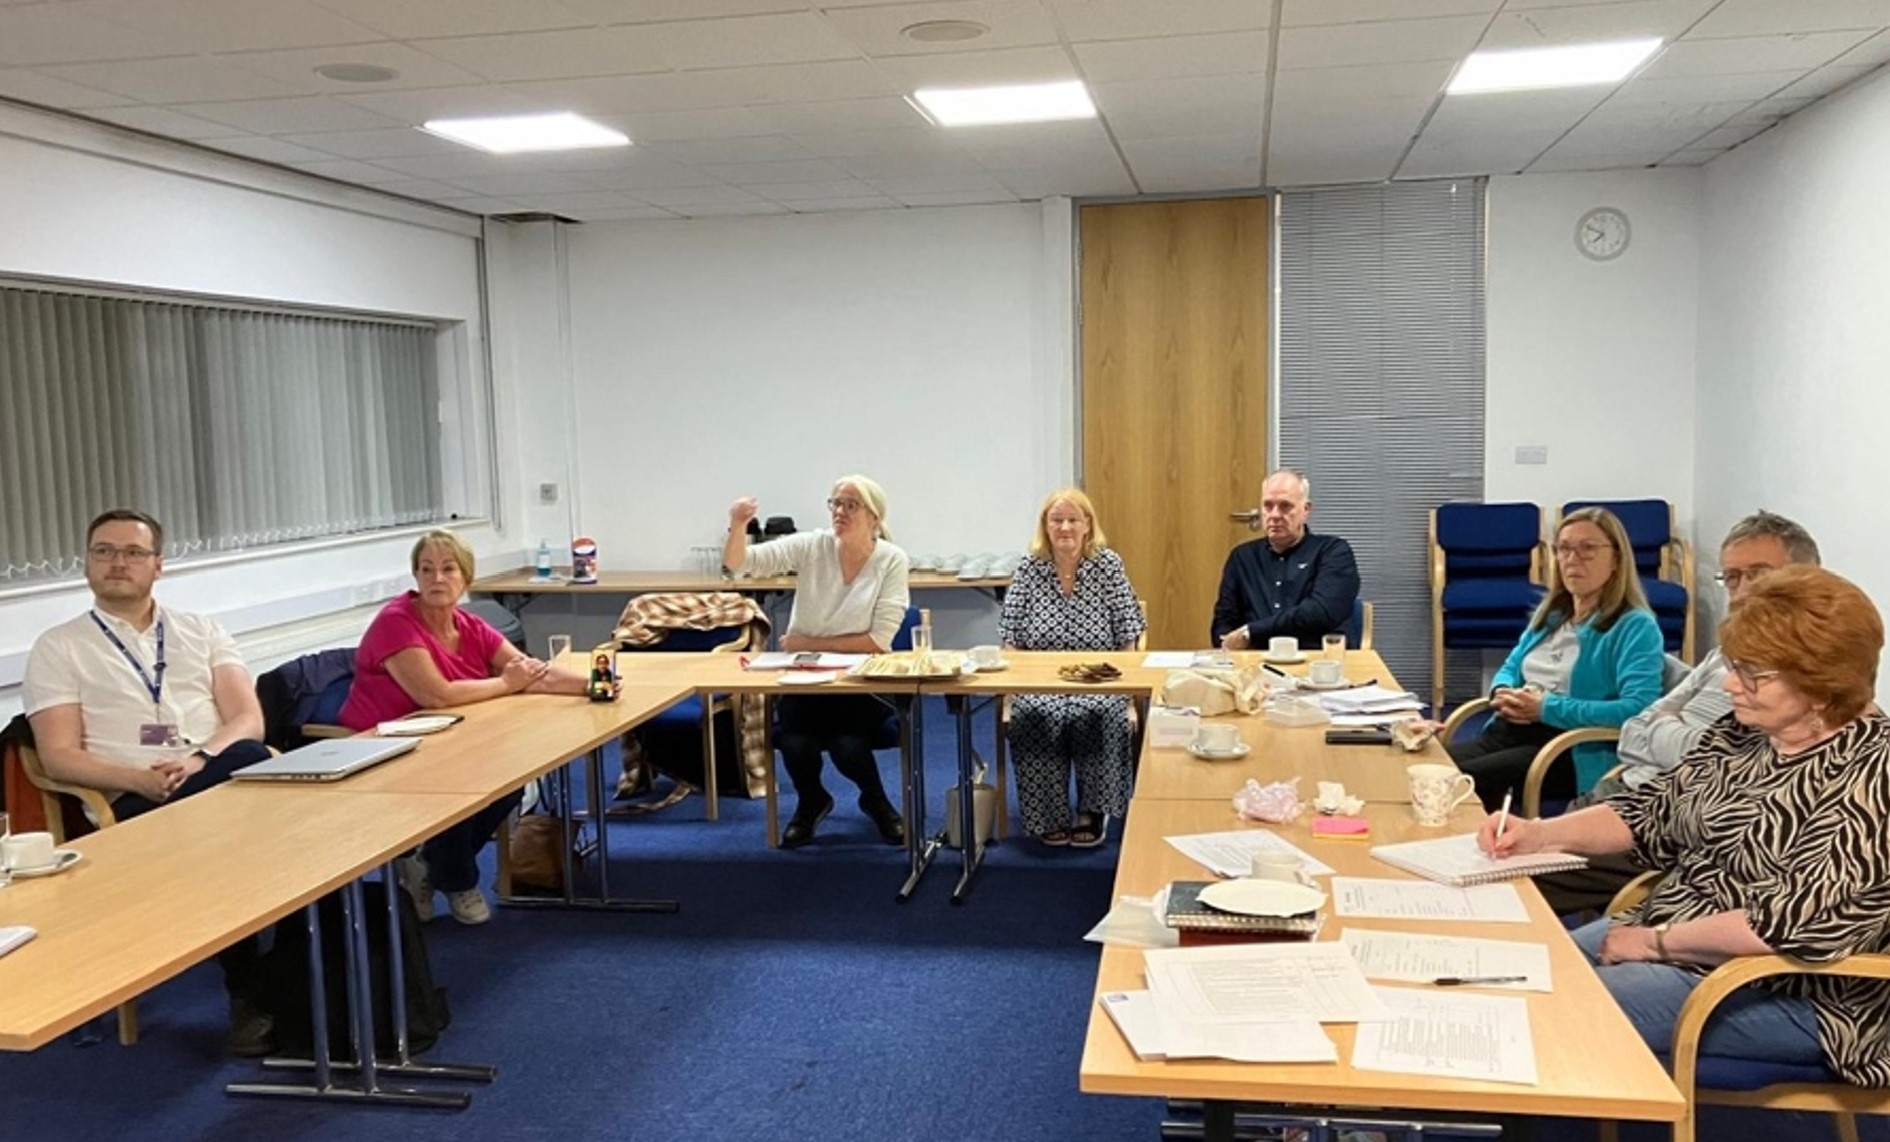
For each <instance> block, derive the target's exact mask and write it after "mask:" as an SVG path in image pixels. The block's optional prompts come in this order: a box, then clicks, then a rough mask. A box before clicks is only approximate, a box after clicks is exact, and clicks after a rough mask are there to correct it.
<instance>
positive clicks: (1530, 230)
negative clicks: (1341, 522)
mask: <svg viewBox="0 0 1890 1142" xmlns="http://www.w3.org/2000/svg"><path fill="white" fill-rule="evenodd" d="M1700 181H1701V180H1700V174H1699V172H1698V171H1697V170H1695V169H1691V168H1688V169H1670V170H1651V171H1615V172H1604V173H1597V174H1556V175H1518V176H1513V177H1502V178H1493V179H1491V180H1490V187H1489V237H1488V271H1487V278H1486V281H1487V285H1488V291H1489V298H1488V311H1489V312H1488V375H1489V388H1488V398H1487V400H1488V404H1487V408H1486V420H1485V434H1486V436H1485V447H1486V452H1485V464H1484V480H1485V496H1486V498H1487V499H1489V500H1491V501H1496V500H1532V501H1534V502H1536V503H1538V504H1541V505H1542V506H1543V508H1544V509H1546V510H1547V511H1549V512H1551V513H1553V512H1554V511H1555V510H1556V509H1557V508H1559V507H1560V506H1561V505H1562V504H1563V503H1565V502H1567V501H1569V500H1572V499H1587V498H1594V499H1629V498H1639V497H1649V496H1651V497H1658V498H1661V499H1666V500H1670V501H1672V502H1673V503H1674V505H1675V507H1676V511H1677V512H1678V514H1679V520H1680V526H1681V528H1682V533H1683V534H1687V533H1688V530H1689V529H1690V528H1691V526H1692V519H1693V516H1694V502H1695V491H1694V486H1693V480H1694V455H1693V454H1694V438H1693V424H1694V378H1695V373H1696V362H1695V356H1696V343H1697V334H1696V328H1697V324H1698V316H1697V311H1698V298H1699V265H1700V226H1699V202H1700ZM1596 206H1614V207H1617V208H1619V209H1621V210H1622V211H1624V212H1626V214H1627V216H1628V219H1629V222H1630V224H1631V226H1632V228H1633V240H1632V241H1631V242H1630V243H1629V245H1628V249H1627V251H1626V252H1625V253H1623V254H1622V255H1621V256H1620V257H1618V258H1616V259H1614V260H1612V261H1608V262H1595V261H1591V260H1589V259H1588V258H1586V257H1583V256H1582V254H1581V253H1580V252H1579V251H1577V249H1576V248H1575V223H1576V220H1577V219H1579V218H1580V217H1581V216H1582V215H1583V214H1584V213H1586V212H1587V211H1588V210H1590V209H1591V208H1593V207H1596ZM1519 445H1546V446H1547V448H1548V455H1549V462H1548V463H1547V464H1543V465H1523V464H1517V463H1516V462H1515V457H1516V449H1517V447H1518V446H1519ZM1690 538H1691V536H1690ZM1696 546H1697V543H1696Z"/></svg>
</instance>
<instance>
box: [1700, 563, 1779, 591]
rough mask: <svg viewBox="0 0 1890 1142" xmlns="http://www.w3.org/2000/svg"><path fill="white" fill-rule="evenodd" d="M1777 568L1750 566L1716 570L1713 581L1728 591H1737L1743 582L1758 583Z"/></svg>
mask: <svg viewBox="0 0 1890 1142" xmlns="http://www.w3.org/2000/svg"><path fill="white" fill-rule="evenodd" d="M1775 570H1777V568H1775V567H1748V568H1746V569H1744V570H1733V571H1715V572H1713V582H1715V583H1718V584H1719V585H1720V586H1722V587H1724V588H1726V589H1727V590H1728V591H1737V590H1738V589H1739V585H1740V584H1741V583H1745V584H1752V583H1756V582H1758V581H1759V580H1760V579H1761V578H1762V577H1764V576H1766V575H1769V574H1771V573H1772V572H1773V571H1775Z"/></svg>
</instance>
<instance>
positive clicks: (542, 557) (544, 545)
mask: <svg viewBox="0 0 1890 1142" xmlns="http://www.w3.org/2000/svg"><path fill="white" fill-rule="evenodd" d="M533 578H537V579H549V578H551V541H550V540H548V539H541V540H539V541H538V569H537V572H536V574H535V575H534V576H533Z"/></svg>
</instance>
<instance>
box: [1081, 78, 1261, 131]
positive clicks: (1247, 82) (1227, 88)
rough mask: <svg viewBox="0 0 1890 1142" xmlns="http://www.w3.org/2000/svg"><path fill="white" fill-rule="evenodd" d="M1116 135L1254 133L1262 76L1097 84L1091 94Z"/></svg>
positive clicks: (1257, 120)
mask: <svg viewBox="0 0 1890 1142" xmlns="http://www.w3.org/2000/svg"><path fill="white" fill-rule="evenodd" d="M1092 93H1093V94H1094V95H1095V98H1096V103H1097V106H1098V107H1099V108H1101V110H1102V113H1103V118H1104V119H1105V120H1106V121H1107V122H1108V123H1109V126H1110V128H1111V130H1113V131H1114V132H1115V134H1116V137H1117V138H1146V137H1149V136H1151V135H1175V134H1182V135H1219V134H1239V133H1241V132H1243V131H1248V130H1252V131H1258V129H1259V125H1260V111H1261V107H1262V104H1263V102H1264V99H1265V95H1266V76H1264V75H1261V74H1258V73H1251V74H1244V75H1209V76H1195V77H1192V78H1188V79H1148V80H1137V81H1134V82H1129V83H1103V84H1097V85H1096V86H1095V88H1094V89H1093V92H1092Z"/></svg>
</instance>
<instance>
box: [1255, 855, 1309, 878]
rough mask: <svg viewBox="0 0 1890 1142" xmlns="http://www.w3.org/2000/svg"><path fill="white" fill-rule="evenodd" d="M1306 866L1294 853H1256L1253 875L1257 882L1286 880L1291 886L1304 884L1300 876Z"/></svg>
mask: <svg viewBox="0 0 1890 1142" xmlns="http://www.w3.org/2000/svg"><path fill="white" fill-rule="evenodd" d="M1303 870H1304V865H1302V864H1301V863H1300V859H1299V858H1298V857H1296V856H1294V855H1293V854H1292V853H1255V854H1253V866H1252V870H1251V874H1252V876H1253V878H1254V879H1255V880H1284V881H1287V882H1288V883H1291V884H1304V883H1305V878H1304V877H1302V876H1301V875H1300V873H1301V872H1302V871H1303Z"/></svg>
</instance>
